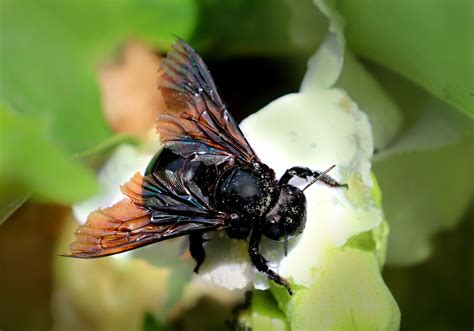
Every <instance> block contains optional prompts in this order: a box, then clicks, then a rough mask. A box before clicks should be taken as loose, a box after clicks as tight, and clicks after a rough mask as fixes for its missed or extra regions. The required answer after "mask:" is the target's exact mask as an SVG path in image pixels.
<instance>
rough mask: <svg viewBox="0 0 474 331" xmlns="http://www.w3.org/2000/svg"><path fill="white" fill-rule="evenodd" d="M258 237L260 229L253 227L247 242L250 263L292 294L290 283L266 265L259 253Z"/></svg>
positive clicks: (260, 232) (260, 234)
mask: <svg viewBox="0 0 474 331" xmlns="http://www.w3.org/2000/svg"><path fill="white" fill-rule="evenodd" d="M260 239H262V231H261V230H260V229H258V228H254V229H253V231H252V234H251V235H250V242H249V255H250V260H251V261H252V264H253V265H254V266H255V267H256V268H257V270H258V271H260V272H263V273H264V274H265V275H267V277H268V278H270V279H271V280H273V281H275V282H276V283H278V284H280V285H282V286H284V287H285V288H286V289H287V290H288V293H290V295H291V294H293V292H292V291H291V288H290V284H288V281H287V280H286V279H285V278H283V277H281V276H280V275H279V274H277V273H276V272H274V271H273V270H271V269H270V268H269V267H268V265H267V262H268V261H267V260H265V258H264V257H263V256H262V254H260V252H259V250H258V245H259V244H260Z"/></svg>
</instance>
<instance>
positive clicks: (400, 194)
mask: <svg viewBox="0 0 474 331" xmlns="http://www.w3.org/2000/svg"><path fill="white" fill-rule="evenodd" d="M473 155H474V143H473V141H472V140H471V141H467V142H464V143H459V144H455V145H448V146H445V147H442V148H439V149H433V150H424V151H404V152H402V153H400V154H391V155H390V156H387V157H383V158H380V159H376V160H375V161H374V171H375V173H376V174H377V177H378V178H379V182H380V186H381V187H382V190H383V192H384V197H385V199H384V210H385V214H386V216H387V219H388V221H389V223H390V236H389V240H388V253H387V262H388V263H389V264H391V265H407V264H414V263H419V262H421V261H423V260H424V259H426V258H427V257H428V256H429V255H430V253H431V245H430V240H431V238H432V237H433V235H434V234H435V233H437V232H439V231H441V230H445V229H449V228H452V227H453V226H455V225H456V224H457V223H458V222H459V221H460V219H461V217H462V215H463V213H464V211H465V210H466V209H467V207H468V206H469V204H470V202H471V199H472V196H473V192H474V190H473V189H474V180H473V177H472V169H473V168H474V159H473Z"/></svg>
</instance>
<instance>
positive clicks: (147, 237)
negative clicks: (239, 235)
mask: <svg viewBox="0 0 474 331" xmlns="http://www.w3.org/2000/svg"><path fill="white" fill-rule="evenodd" d="M122 192H123V193H124V194H125V195H126V196H127V198H125V199H123V200H121V201H120V202H118V203H116V204H115V205H113V206H112V207H109V208H105V209H99V210H96V211H94V212H92V213H91V214H90V215H89V217H88V218H87V221H86V223H85V224H83V225H81V226H79V227H78V229H77V230H76V232H75V235H76V240H75V241H74V242H73V243H71V245H70V247H69V248H70V251H71V254H70V255H68V256H70V257H79V258H95V257H102V256H107V255H112V254H116V253H121V252H125V251H129V250H132V249H135V248H139V247H142V246H146V245H149V244H153V243H156V242H159V241H163V240H167V239H170V238H174V237H179V236H184V235H187V234H190V233H193V232H207V231H211V230H218V229H222V228H225V218H226V215H225V214H223V213H222V212H219V211H215V210H213V209H212V208H211V207H209V204H208V201H207V198H205V197H204V196H203V195H202V194H201V193H200V190H199V188H197V187H193V185H192V184H190V183H186V182H185V180H184V179H183V178H182V177H180V175H179V173H178V174H174V173H171V172H170V173H166V172H163V173H155V174H150V175H148V176H146V177H143V176H141V175H140V174H139V173H136V174H135V176H134V177H133V178H132V179H131V180H130V181H129V182H127V183H126V184H125V185H123V186H122Z"/></svg>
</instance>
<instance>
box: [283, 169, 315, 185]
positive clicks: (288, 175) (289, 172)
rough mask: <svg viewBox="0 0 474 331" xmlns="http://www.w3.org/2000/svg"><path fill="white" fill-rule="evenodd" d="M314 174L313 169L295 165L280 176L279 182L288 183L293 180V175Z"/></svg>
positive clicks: (309, 175) (305, 175) (304, 175)
mask: <svg viewBox="0 0 474 331" xmlns="http://www.w3.org/2000/svg"><path fill="white" fill-rule="evenodd" d="M312 176H313V171H311V169H309V168H303V167H293V168H290V169H287V170H286V171H285V173H284V174H283V176H281V178H280V181H279V184H280V185H281V184H288V182H289V181H290V180H292V179H293V177H300V178H308V177H312Z"/></svg>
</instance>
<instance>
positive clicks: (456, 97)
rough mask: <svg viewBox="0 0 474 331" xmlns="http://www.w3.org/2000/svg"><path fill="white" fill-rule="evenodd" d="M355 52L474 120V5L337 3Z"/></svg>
mask: <svg viewBox="0 0 474 331" xmlns="http://www.w3.org/2000/svg"><path fill="white" fill-rule="evenodd" d="M337 4H338V8H339V10H340V11H341V14H342V15H343V16H344V18H345V20H346V23H347V25H346V38H347V40H348V43H349V45H350V46H351V48H352V49H353V50H354V51H355V52H356V54H358V55H361V56H363V57H365V58H367V59H370V60H373V61H375V62H377V63H379V64H382V65H384V66H386V67H388V68H390V69H392V70H394V71H395V72H398V73H399V74H401V75H403V76H404V77H406V78H408V79H410V80H411V81H413V82H415V83H417V84H419V85H420V86H422V87H423V88H425V89H426V90H428V91H429V92H431V93H433V94H434V95H435V96H437V97H439V98H441V99H442V100H444V101H446V102H447V103H449V104H450V105H452V106H454V107H456V108H457V109H459V110H461V111H463V112H465V113H466V114H468V116H469V117H471V118H474V96H473V92H474V90H473V88H474V75H473V72H474V61H472V59H473V58H474V42H473V40H474V16H473V13H474V2H472V1H443V0H435V1H391V0H381V1H371V0H362V1H357V2H355V1H347V0H339V1H338V2H337Z"/></svg>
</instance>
